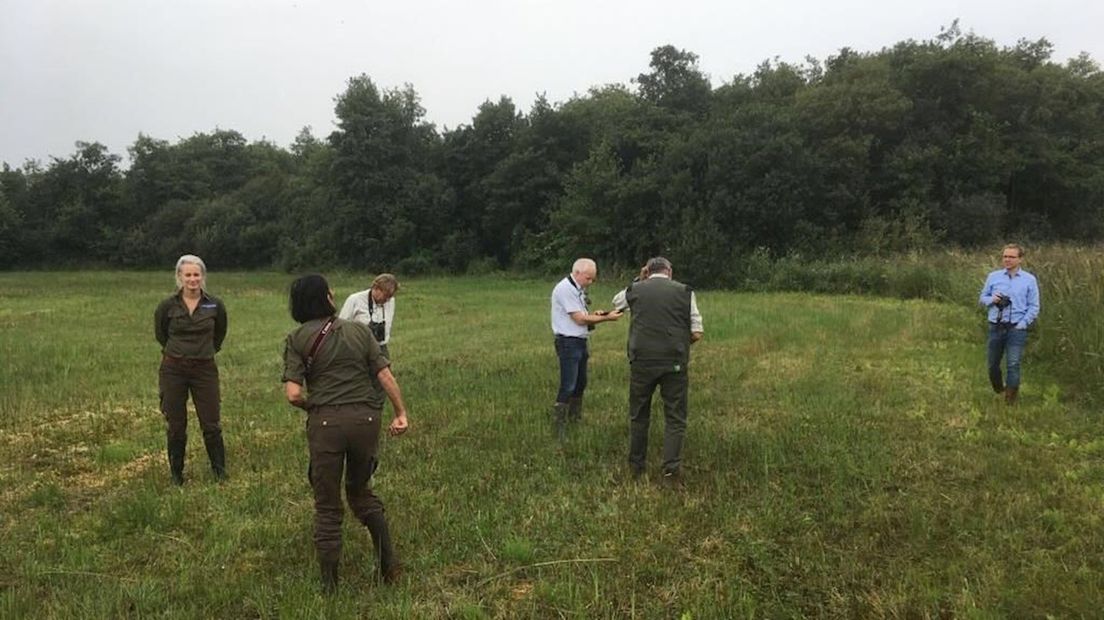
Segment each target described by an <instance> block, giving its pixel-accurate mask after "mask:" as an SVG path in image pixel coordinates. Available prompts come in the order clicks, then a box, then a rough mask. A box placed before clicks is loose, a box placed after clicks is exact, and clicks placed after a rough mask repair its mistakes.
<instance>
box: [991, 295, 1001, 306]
mask: <svg viewBox="0 0 1104 620" xmlns="http://www.w3.org/2000/svg"><path fill="white" fill-rule="evenodd" d="M1000 300H1001V294H1000V293H993V304H994V305H995V304H999V303H1000Z"/></svg>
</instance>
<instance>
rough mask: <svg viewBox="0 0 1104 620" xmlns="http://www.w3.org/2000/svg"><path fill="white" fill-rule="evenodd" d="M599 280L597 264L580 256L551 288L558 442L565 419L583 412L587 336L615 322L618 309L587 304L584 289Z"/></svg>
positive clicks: (553, 410)
mask: <svg viewBox="0 0 1104 620" xmlns="http://www.w3.org/2000/svg"><path fill="white" fill-rule="evenodd" d="M597 279H598V265H597V264H596V263H595V262H594V261H593V260H591V259H589V258H580V259H578V260H576V261H575V264H574V265H573V266H572V267H571V275H569V276H567V277H566V278H564V279H563V280H560V282H559V283H558V284H556V287H555V288H553V289H552V304H551V305H552V317H551V318H552V333H553V334H554V335H555V344H556V356H557V357H558V358H559V360H560V388H559V391H558V392H557V393H556V404H555V405H554V406H553V409H552V425H553V426H552V428H553V431H554V432H555V434H556V437H557V438H559V439H560V440H561V441H562V440H563V439H564V435H565V433H566V427H567V421H568V420H569V419H570V420H572V421H578V420H579V419H581V418H582V415H583V391H584V390H586V385H587V360H588V359H589V358H590V353H589V351H588V350H587V337H588V336H589V335H590V331H591V330H592V329H594V326H595V325H597V324H598V323H604V322H606V321H616V320H617V319H619V318H621V312H620V311H617V310H614V311H611V312H602V311H599V312H591V311H590V310H589V309H588V308H587V306H588V305H589V303H590V300H589V299H588V298H587V295H586V289H587V287H588V286H590V285H591V284H593V283H594V281H595V280H597Z"/></svg>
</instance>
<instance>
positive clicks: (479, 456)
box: [0, 272, 1104, 618]
mask: <svg viewBox="0 0 1104 620" xmlns="http://www.w3.org/2000/svg"><path fill="white" fill-rule="evenodd" d="M209 280H210V282H209V288H210V290H211V291H212V292H213V293H214V294H216V295H219V296H221V297H222V298H223V299H224V300H225V301H226V303H227V306H228V309H229V312H230V321H231V323H230V334H229V336H228V338H227V341H226V344H225V347H224V349H223V352H222V353H221V354H220V355H219V364H220V372H221V374H222V390H223V429H224V435H225V438H226V442H227V450H228V465H229V470H230V474H231V479H230V481H229V482H228V483H226V484H223V485H219V484H216V483H215V482H214V481H213V480H212V477H211V476H210V474H209V472H208V469H207V464H206V455H205V453H204V452H203V447H202V440H201V437H200V434H199V432H198V426H197V423H196V421H195V418H194V415H193V416H192V418H191V420H190V428H189V435H190V443H189V447H188V466H187V470H186V475H187V477H188V482H187V484H186V485H185V486H184V487H183V488H175V487H172V486H171V485H170V484H169V479H168V472H167V465H166V463H165V457H164V447H163V444H164V434H163V433H164V431H163V421H162V419H161V416H160V413H159V412H158V405H157V365H158V360H159V352H158V347H157V344H156V343H155V342H154V340H153V336H152V314H153V309H154V307H155V306H156V304H157V302H158V301H159V300H160V299H161V298H163V297H164V296H165V295H167V294H168V293H169V292H170V291H171V288H172V281H171V275H170V274H162V273H158V274H149V273H117V272H111V273H107V272H87V273H23V274H13V273H6V274H0V347H2V351H3V355H2V356H0V382H2V384H0V385H2V387H0V451H2V454H3V459H2V462H0V537H2V540H3V541H4V542H3V545H2V546H0V586H2V588H0V616H2V617H5V618H21V617H34V618H72V617H92V618H97V617H99V618H116V617H172V618H210V617H219V618H247V617H259V618H272V617H288V618H301V617H373V618H409V617H416V618H437V617H456V618H515V617H540V618H544V617H575V618H601V617H627V618H634V617H635V618H668V617H679V618H739V617H763V618H778V617H807V616H821V617H886V616H891V617H892V616H897V617H947V616H960V617H975V618H989V617H993V618H998V617H1044V616H1047V615H1050V616H1054V617H1093V616H1097V615H1098V614H1099V613H1100V610H1101V609H1102V608H1104V594H1102V592H1104V529H1102V523H1101V515H1102V514H1104V438H1102V437H1101V433H1100V430H1101V425H1100V418H1099V412H1098V411H1093V410H1088V409H1081V408H1079V407H1086V405H1079V404H1077V403H1079V402H1081V401H1080V400H1077V399H1070V398H1066V397H1065V394H1064V391H1063V388H1062V387H1061V384H1060V383H1058V382H1057V381H1055V380H1054V379H1053V377H1054V376H1057V375H1058V374H1060V373H1058V369H1055V368H1048V367H1047V365H1046V364H1045V363H1043V361H1042V360H1039V359H1037V356H1033V355H1031V347H1030V344H1029V355H1028V357H1027V360H1026V362H1025V384H1024V387H1023V390H1022V404H1021V405H1020V406H1018V407H1015V408H1007V407H1005V406H1004V404H1003V403H1002V402H1000V401H999V400H998V399H997V398H996V397H995V396H994V395H993V394H992V392H991V391H990V390H989V388H988V385H987V381H986V379H985V373H984V350H983V349H984V346H983V342H984V332H983V330H982V327H981V322H982V318H981V315H980V312H974V311H971V310H970V309H968V308H967V307H966V306H961V305H952V304H939V303H934V302H921V301H897V300H879V299H872V298H859V297H831V296H814V295H801V294H734V293H727V292H711V291H701V292H699V304H700V306H701V310H702V313H703V315H704V318H705V325H706V338H705V340H704V341H703V342H702V343H700V344H698V345H695V348H694V351H693V361H692V362H691V395H690V415H691V418H690V426H689V431H688V435H687V440H686V445H685V450H684V467H685V470H684V471H685V477H686V482H687V484H686V488H685V489H683V490H681V491H672V490H669V489H666V488H664V487H662V486H661V485H660V484H658V472H657V469H658V460H659V459H658V449H659V447H660V442H661V437H662V435H661V433H662V413H661V407H660V406H659V404H658V403H656V407H655V408H654V409H653V411H654V413H653V434H652V443H651V446H650V447H651V453H650V456H651V462H650V472H649V476H648V477H647V479H646V480H644V481H641V482H634V481H632V480H630V479H629V477H628V475H627V472H626V466H625V456H626V449H627V414H626V396H627V395H626V387H627V376H628V368H627V364H626V361H625V356H624V346H625V336H626V331H627V329H628V321H627V320H623V321H621V322H619V323H614V324H606V325H602V326H600V327H599V329H598V331H597V332H595V334H594V338H593V340H592V352H591V362H590V387H589V389H588V397H587V403H586V411H585V414H584V421H583V423H582V424H581V425H579V426H577V427H575V428H574V429H573V431H572V432H571V434H570V436H569V438H568V440H567V442H566V443H565V444H564V445H562V446H561V445H558V444H557V443H556V442H554V441H553V440H552V439H551V432H550V428H549V422H548V419H547V415H546V413H547V410H548V409H549V405H550V404H551V401H552V400H553V395H554V390H555V384H556V380H557V377H556V360H555V355H554V353H553V349H552V342H551V335H550V333H549V329H548V325H547V323H548V295H549V292H550V290H551V287H552V285H553V284H554V282H552V281H547V282H545V281H534V280H520V279H511V278H507V277H483V278H452V279H414V280H404V282H403V290H402V292H401V294H400V297H399V305H398V321H397V323H396V326H395V331H394V336H393V339H394V342H393V344H392V345H391V351H392V354H393V357H394V370H395V373H396V375H397V377H398V379H399V382H400V384H401V386H402V388H403V390H404V393H405V396H406V399H407V402H408V404H409V406H410V411H411V413H410V415H411V423H412V429H411V432H410V433H409V434H408V435H407V436H405V437H403V438H400V439H384V440H383V442H382V447H381V452H382V454H381V458H382V466H381V468H380V470H379V472H378V474H377V476H376V478H375V487H376V489H377V491H378V493H379V494H380V496H381V497H382V498H383V499H384V501H385V502H386V504H387V506H388V515H389V517H390V519H391V524H392V529H393V532H394V537H395V540H396V543H397V546H398V551H399V553H400V554H401V556H402V557H403V559H404V560H405V562H406V565H407V567H408V573H407V575H406V576H405V577H404V578H403V581H402V582H401V584H399V585H398V586H396V587H389V588H385V587H382V586H380V585H377V584H376V583H375V579H374V575H373V566H374V556H373V553H372V549H371V541H370V539H369V538H368V536H367V533H366V532H365V531H364V530H363V529H362V528H361V527H360V526H359V525H357V524H355V522H354V520H353V519H351V516H349V517H348V518H347V519H346V528H345V535H346V539H345V540H346V544H345V550H344V563H343V565H342V587H341V592H340V594H339V595H338V596H337V597H335V598H333V599H326V598H323V597H322V596H320V595H319V594H318V580H317V569H316V564H315V560H314V556H313V546H312V543H311V529H312V522H311V520H312V515H313V506H312V500H311V494H310V489H309V487H308V485H307V481H306V467H307V452H306V444H305V438H304V417H303V414H302V412H300V411H298V410H295V409H292V408H291V407H289V406H287V405H286V404H285V403H284V402H283V397H282V390H281V384H280V381H279V380H280V373H281V369H282V367H281V359H282V357H281V355H282V349H283V338H284V334H286V332H287V331H288V330H290V329H291V328H292V327H293V324H292V322H291V319H290V318H289V316H288V313H287V309H286V286H287V284H288V283H289V282H290V280H291V278H290V277H289V276H286V275H282V274H267V273H249V274H223V273H214V274H212V275H211V276H210V278H209ZM366 282H367V277H366V276H364V275H362V274H360V275H335V276H334V277H332V278H331V283H332V284H333V285H334V287H335V289H336V293H337V296H338V297H339V298H340V299H343V298H344V297H345V296H346V295H347V294H349V293H351V292H354V291H355V290H359V289H361V288H363V286H364V285H365V283H366ZM614 292H616V283H612V282H604V281H603V282H599V283H598V284H597V285H596V286H595V287H594V289H593V291H592V297H593V298H594V299H595V300H596V305H599V306H603V307H608V300H609V298H610V297H612V295H613V293H614ZM340 299H339V302H340ZM657 401H658V398H657Z"/></svg>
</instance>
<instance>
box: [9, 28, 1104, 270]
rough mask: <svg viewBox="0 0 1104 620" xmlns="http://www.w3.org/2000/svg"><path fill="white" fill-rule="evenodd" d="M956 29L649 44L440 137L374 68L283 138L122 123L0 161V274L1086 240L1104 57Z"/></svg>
mask: <svg viewBox="0 0 1104 620" xmlns="http://www.w3.org/2000/svg"><path fill="white" fill-rule="evenodd" d="M1052 52H1053V47H1052V45H1051V44H1050V43H1049V42H1047V41H1046V40H1045V39H1041V40H1038V41H1027V40H1023V41H1020V42H1019V43H1017V44H1016V45H1014V46H1010V47H1001V46H998V45H996V44H995V43H994V42H993V41H991V40H988V39H985V38H983V37H980V36H977V35H975V34H973V33H966V34H964V33H962V32H961V31H960V29H959V28H958V27H957V24H955V25H952V26H951V27H949V28H947V29H944V30H943V31H942V32H941V33H940V34H939V35H938V36H936V37H934V38H932V39H931V40H925V41H914V40H908V41H903V42H900V43H898V44H896V45H894V46H892V47H890V48H885V49H882V50H880V51H877V52H868V53H860V52H856V51H853V50H851V49H848V48H843V49H841V50H840V51H839V53H838V54H836V55H833V56H830V57H829V58H827V59H826V60H824V61H823V62H820V61H818V60H816V59H812V58H808V59H806V61H805V62H804V63H802V64H791V63H787V62H780V61H767V62H763V63H762V64H761V65H759V67H758V68H757V69H756V70H755V71H754V72H753V73H752V74H750V75H736V76H735V77H733V78H732V79H731V80H730V81H727V82H726V83H724V84H723V85H721V86H719V87H716V88H713V87H712V86H711V84H710V81H709V79H708V77H707V76H706V75H704V74H703V73H702V71H701V70H700V69H699V67H698V63H697V60H698V58H697V56H696V55H695V54H693V53H692V52H689V51H686V50H681V49H678V48H676V47H673V46H669V45H668V46H663V47H659V48H657V49H655V50H653V51H652V53H651V62H650V64H649V71H648V72H646V73H642V74H641V75H639V76H637V77H636V78H634V79H632V80H631V81H630V83H629V84H628V85H625V84H611V85H604V86H597V87H594V88H591V89H590V90H589V91H588V92H587V93H585V94H582V95H577V96H575V97H573V98H571V99H570V100H568V101H566V102H562V103H557V104H552V103H550V102H548V101H547V99H546V98H545V97H543V96H541V97H538V98H537V100H536V101H535V103H534V104H533V106H532V108H531V109H530V110H529V111H528V112H524V111H521V110H519V109H517V107H516V106H515V105H514V103H513V102H512V101H511V100H510V99H509V98H507V97H502V98H500V99H499V100H498V101H490V100H488V101H486V102H485V103H483V104H482V105H481V106H479V109H478V110H477V112H476V114H475V115H474V117H473V118H472V121H471V123H470V124H464V125H461V126H459V127H457V128H455V129H451V130H445V131H438V130H437V128H436V127H435V126H434V125H433V124H431V123H428V122H427V121H426V120H425V110H424V109H423V108H422V106H421V104H420V101H419V97H418V95H417V93H416V92H415V91H414V89H413V88H412V87H411V86H409V85H407V86H404V87H401V88H381V87H379V86H378V85H376V84H375V83H374V82H373V81H372V80H371V79H370V78H369V77H368V76H366V75H360V76H356V77H353V78H351V79H350V80H349V81H348V85H347V88H346V89H345V91H344V92H342V93H340V94H339V95H338V96H337V97H336V105H335V110H334V111H335V117H336V121H335V129H334V131H333V132H332V133H330V134H329V135H328V136H326V137H325V138H318V137H316V136H314V135H313V134H312V132H311V130H310V129H309V128H305V129H304V130H303V131H302V132H300V134H299V135H298V137H297V138H296V139H295V140H294V142H293V143H292V144H291V145H289V147H288V148H282V147H280V146H277V145H274V144H272V143H269V142H263V141H262V142H248V141H247V140H246V139H245V138H244V137H243V136H242V135H241V134H240V133H238V132H236V131H232V130H215V131H212V132H209V133H199V134H196V135H193V136H191V137H188V138H184V139H181V140H179V141H177V142H176V143H170V142H168V141H165V140H160V139H155V138H152V137H149V136H145V135H139V136H138V138H137V140H136V141H135V142H134V144H133V145H131V146H130V147H129V148H128V149H127V150H128V154H129V167H127V168H125V169H124V167H123V166H122V165H121V162H122V158H121V157H120V156H119V155H116V154H112V153H110V152H108V150H107V149H106V148H105V147H104V146H103V145H102V144H99V143H96V142H78V143H77V145H76V152H75V153H74V154H73V155H72V156H70V157H68V158H65V159H60V158H54V159H52V160H51V162H50V163H49V164H48V165H46V166H43V165H41V164H39V163H37V162H27V163H25V164H24V165H22V166H21V167H19V168H12V167H11V166H9V165H8V164H6V163H5V164H4V165H3V169H2V171H0V268H7V269H11V268H18V267H41V266H71V265H78V264H102V265H107V266H120V267H164V266H165V265H167V264H172V262H173V261H174V260H175V259H176V257H177V256H179V255H180V254H183V253H195V254H199V255H200V256H203V257H204V259H205V260H206V261H207V262H208V264H210V265H212V267H215V268H218V269H229V268H268V267H277V268H282V269H286V270H299V269H320V268H330V267H342V268H349V269H358V270H361V269H362V270H373V271H379V270H392V271H397V272H400V273H407V274H413V273H425V272H434V271H448V272H461V271H465V270H488V269H496V268H518V269H536V270H546V269H551V270H554V271H560V270H562V269H563V266H564V265H565V264H568V261H569V260H571V259H572V258H574V257H576V256H581V255H587V256H594V257H597V258H599V259H600V260H602V261H603V264H608V265H622V266H626V267H627V266H633V265H637V264H639V263H640V262H642V261H643V259H645V258H646V257H648V256H650V255H655V254H660V253H662V254H664V255H666V256H668V257H669V258H671V259H672V260H673V261H674V262H675V264H676V265H678V266H679V267H680V270H692V272H693V273H694V274H695V281H696V283H698V284H702V285H705V284H713V285H723V284H725V282H726V275H725V274H726V273H732V271H733V270H735V269H738V267H739V264H740V262H741V260H742V258H743V257H746V256H747V255H748V254H749V253H758V254H765V255H767V256H771V257H778V256H804V257H808V258H813V257H821V256H825V255H831V256H841V255H853V254H866V255H869V254H882V253H891V252H900V251H911V250H922V249H925V248H928V247H932V246H935V245H951V246H961V247H970V246H978V245H983V244H990V243H995V242H998V241H1001V240H1004V239H1010V238H1016V239H1020V240H1026V241H1029V242H1030V241H1044V240H1045V241H1051V240H1064V241H1076V242H1095V241H1099V240H1101V238H1102V237H1104V73H1102V72H1101V71H1100V68H1099V66H1098V65H1097V64H1096V62H1095V61H1094V60H1093V59H1091V58H1090V57H1088V56H1087V55H1084V54H1082V55H1081V56H1079V57H1077V58H1074V59H1071V60H1068V61H1066V62H1065V63H1057V62H1055V61H1053V60H1052V58H1051V55H1052Z"/></svg>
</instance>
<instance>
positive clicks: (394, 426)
mask: <svg viewBox="0 0 1104 620" xmlns="http://www.w3.org/2000/svg"><path fill="white" fill-rule="evenodd" d="M409 428H410V423H409V422H407V421H406V412H403V413H400V414H397V415H396V416H395V417H394V418H392V419H391V425H390V426H388V427H387V432H388V433H390V434H391V436H392V437H397V436H399V435H402V434H403V433H405V432H406V431H407V429H409Z"/></svg>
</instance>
